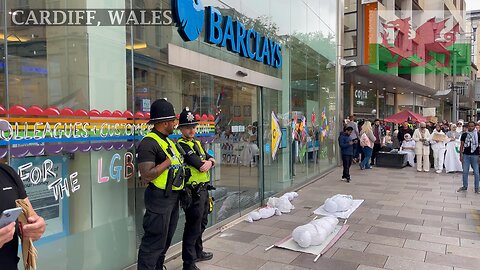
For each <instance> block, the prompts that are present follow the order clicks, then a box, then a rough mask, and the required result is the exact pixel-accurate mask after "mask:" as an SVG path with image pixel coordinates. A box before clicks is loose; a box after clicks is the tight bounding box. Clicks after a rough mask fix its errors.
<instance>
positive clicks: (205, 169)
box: [200, 160, 213, 172]
mask: <svg viewBox="0 0 480 270" xmlns="http://www.w3.org/2000/svg"><path fill="white" fill-rule="evenodd" d="M212 165H213V163H212V162H211V161H210V160H206V161H204V162H203V165H202V167H200V171H201V172H208V170H210V169H211V168H212Z"/></svg>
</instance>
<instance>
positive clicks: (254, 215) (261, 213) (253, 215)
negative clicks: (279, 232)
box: [245, 206, 282, 223]
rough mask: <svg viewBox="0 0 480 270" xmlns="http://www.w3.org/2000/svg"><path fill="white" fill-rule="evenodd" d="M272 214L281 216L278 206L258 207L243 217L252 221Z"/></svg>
mask: <svg viewBox="0 0 480 270" xmlns="http://www.w3.org/2000/svg"><path fill="white" fill-rule="evenodd" d="M273 215H277V216H281V215H282V212H280V210H278V208H272V207H269V206H267V207H264V208H260V209H259V210H258V211H253V212H250V213H248V215H247V217H246V218H245V221H247V222H250V223H252V222H253V221H255V220H259V219H262V218H269V217H272V216H273Z"/></svg>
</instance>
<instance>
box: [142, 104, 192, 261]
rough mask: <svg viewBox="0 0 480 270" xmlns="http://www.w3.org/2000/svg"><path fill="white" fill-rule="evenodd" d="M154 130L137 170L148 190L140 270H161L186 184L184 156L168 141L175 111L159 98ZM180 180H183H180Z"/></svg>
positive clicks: (152, 115)
mask: <svg viewBox="0 0 480 270" xmlns="http://www.w3.org/2000/svg"><path fill="white" fill-rule="evenodd" d="M148 124H152V125H154V126H153V129H152V131H151V132H150V133H148V134H147V135H146V136H145V137H144V138H143V139H142V141H141V142H140V145H139V146H138V152H137V153H138V156H137V161H138V168H139V171H140V174H141V179H142V181H145V182H148V187H147V188H146V190H145V197H144V202H145V208H146V212H145V215H144V217H143V229H144V231H145V234H144V236H143V238H142V242H141V244H140V248H139V251H138V270H147V269H148V270H154V269H156V270H159V269H163V268H165V267H164V266H163V263H164V260H165V253H166V252H167V250H168V248H169V247H170V244H171V241H172V237H173V234H174V233H175V229H176V227H177V222H178V214H179V195H180V191H181V190H182V189H183V181H177V180H178V179H180V178H181V176H182V173H183V172H184V168H183V166H182V164H183V157H182V156H181V154H180V152H179V151H178V149H177V148H176V146H175V144H174V143H173V142H172V141H171V140H170V139H169V138H168V136H169V135H170V134H172V133H173V130H174V129H175V125H176V116H175V110H174V108H173V106H172V104H171V103H170V102H168V101H167V100H166V99H159V100H156V101H155V102H153V103H152V105H151V107H150V121H149V122H148ZM180 180H181V179H180Z"/></svg>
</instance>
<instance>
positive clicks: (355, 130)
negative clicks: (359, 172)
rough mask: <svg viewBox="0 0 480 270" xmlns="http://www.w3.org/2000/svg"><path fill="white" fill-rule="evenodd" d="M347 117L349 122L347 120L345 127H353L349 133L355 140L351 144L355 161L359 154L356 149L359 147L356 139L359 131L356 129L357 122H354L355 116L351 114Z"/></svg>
mask: <svg viewBox="0 0 480 270" xmlns="http://www.w3.org/2000/svg"><path fill="white" fill-rule="evenodd" d="M348 118H349V119H350V122H348V124H347V127H351V128H352V129H353V130H352V132H351V135H350V139H351V140H352V141H355V142H356V143H354V144H353V162H354V163H357V162H358V161H359V160H358V157H359V154H360V153H359V151H358V149H359V148H360V144H359V140H358V138H359V137H360V133H359V131H358V124H357V122H355V116H354V115H353V114H352V115H350V116H349V117H348Z"/></svg>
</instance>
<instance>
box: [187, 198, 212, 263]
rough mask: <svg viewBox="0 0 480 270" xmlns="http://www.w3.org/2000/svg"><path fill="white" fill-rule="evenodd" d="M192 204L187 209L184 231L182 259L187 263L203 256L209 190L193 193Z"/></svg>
mask: <svg viewBox="0 0 480 270" xmlns="http://www.w3.org/2000/svg"><path fill="white" fill-rule="evenodd" d="M192 196H193V201H192V204H191V206H190V207H189V208H188V209H187V210H186V211H185V230H184V231H183V242H182V259H183V262H184V263H185V264H192V263H193V262H194V261H195V259H197V258H199V257H200V256H202V252H203V242H202V234H203V232H204V231H205V228H206V227H207V224H208V209H209V204H208V191H207V189H206V188H204V189H201V190H200V191H199V192H198V194H195V193H194V194H192Z"/></svg>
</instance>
